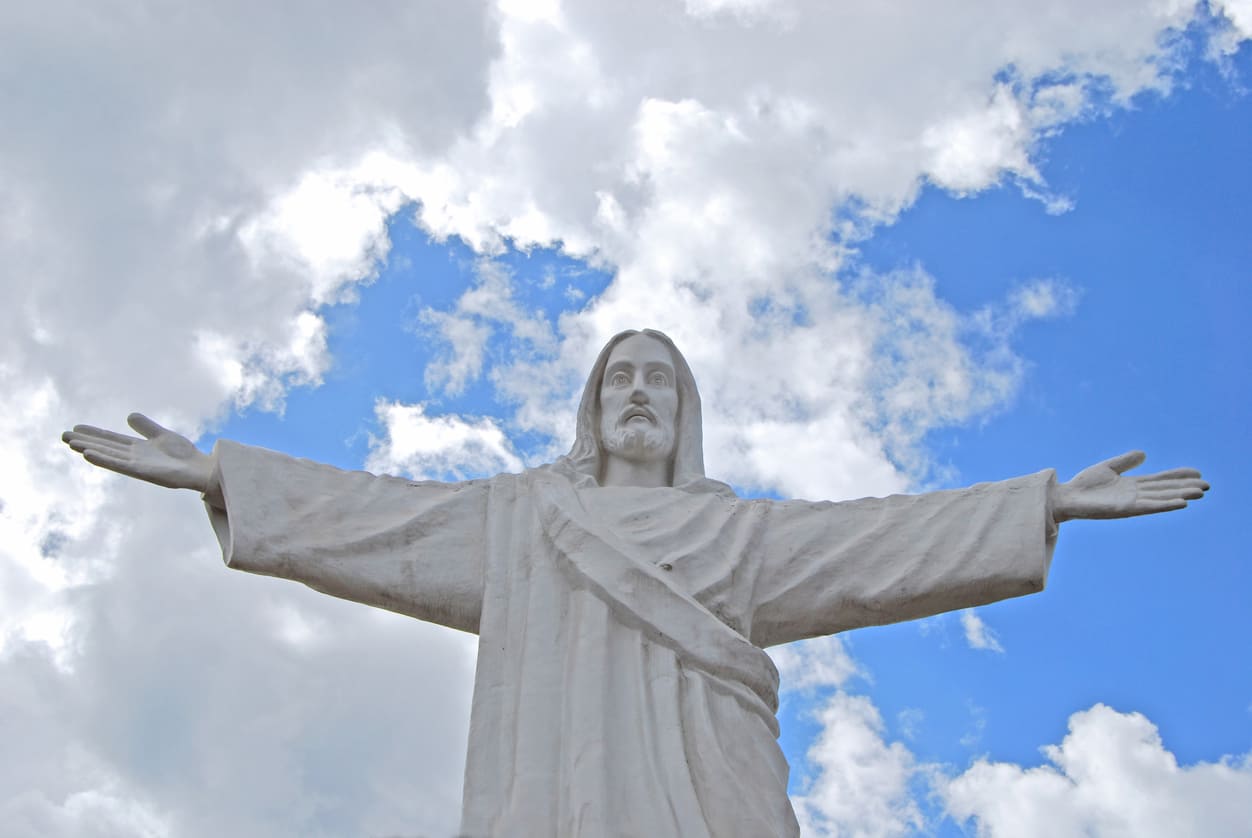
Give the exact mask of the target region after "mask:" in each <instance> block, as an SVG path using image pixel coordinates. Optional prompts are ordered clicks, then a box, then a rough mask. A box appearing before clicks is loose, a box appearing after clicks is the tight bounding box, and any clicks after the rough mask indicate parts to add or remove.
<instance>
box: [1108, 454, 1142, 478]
mask: <svg viewBox="0 0 1252 838" xmlns="http://www.w3.org/2000/svg"><path fill="white" fill-rule="evenodd" d="M1147 458H1148V455H1147V454H1145V453H1143V452H1142V451H1127V452H1126V453H1125V454H1119V455H1117V456H1116V457H1113V458H1111V459H1108V460H1105V461H1104V462H1103V463H1100V465H1102V466H1108V467H1109V468H1111V469H1113V471H1115V472H1117V473H1118V474H1122V473H1123V472H1127V471H1130V470H1131V469H1132V468H1134V467H1135V466H1140V465H1143V461H1144V460H1146V459H1147Z"/></svg>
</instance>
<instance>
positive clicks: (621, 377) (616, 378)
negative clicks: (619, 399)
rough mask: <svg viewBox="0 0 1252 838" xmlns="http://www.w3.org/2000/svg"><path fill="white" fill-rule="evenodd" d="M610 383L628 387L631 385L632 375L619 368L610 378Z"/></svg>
mask: <svg viewBox="0 0 1252 838" xmlns="http://www.w3.org/2000/svg"><path fill="white" fill-rule="evenodd" d="M609 383H610V384H612V385H613V386H614V387H628V386H630V376H629V375H627V374H626V373H624V372H622V371H620V370H619V371H617V372H615V373H613V375H612V376H611V377H610V378H609Z"/></svg>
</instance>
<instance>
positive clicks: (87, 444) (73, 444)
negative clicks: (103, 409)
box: [65, 436, 130, 457]
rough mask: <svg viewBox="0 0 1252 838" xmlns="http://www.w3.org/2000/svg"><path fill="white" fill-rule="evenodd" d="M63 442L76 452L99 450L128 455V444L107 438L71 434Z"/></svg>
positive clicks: (117, 454) (116, 454)
mask: <svg viewBox="0 0 1252 838" xmlns="http://www.w3.org/2000/svg"><path fill="white" fill-rule="evenodd" d="M65 444H66V445H68V446H69V447H70V448H72V449H74V450H75V451H77V452H78V453H80V454H81V453H83V452H84V451H88V450H91V451H100V452H102V453H106V454H113V455H115V456H119V457H120V456H130V446H129V445H122V444H121V443H118V442H113V441H111V440H107V439H93V438H91V437H83V436H71V437H70V438H69V439H67V440H66V441H65Z"/></svg>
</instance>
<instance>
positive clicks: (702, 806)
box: [63, 330, 1208, 838]
mask: <svg viewBox="0 0 1252 838" xmlns="http://www.w3.org/2000/svg"><path fill="white" fill-rule="evenodd" d="M129 422H130V425H131V427H132V428H134V429H135V430H136V431H138V432H139V433H140V434H141V435H142V438H138V437H131V436H126V435H122V434H118V433H114V432H112V431H107V430H103V429H100V428H95V427H91V426H86V425H79V426H76V427H75V428H74V430H72V431H68V432H66V433H65V435H64V437H63V439H64V441H65V442H66V443H67V444H68V445H69V446H70V447H71V448H72V449H74V450H75V451H78V452H80V453H82V455H83V456H84V457H85V458H86V459H87V461H88V462H90V463H92V464H94V465H97V466H101V467H103V468H107V469H112V470H113V471H117V472H121V473H122V474H126V475H129V476H131V477H137V478H139V479H141V480H147V481H149V482H152V483H156V484H159V485H161V486H169V487H175V488H186V489H195V490H196V491H199V492H201V493H203V495H204V499H205V503H206V506H207V508H208V512H209V518H210V519H211V521H212V525H213V529H214V530H215V532H216V533H217V537H218V539H219V541H220V542H221V546H222V552H223V555H224V557H225V560H226V563H227V564H228V565H229V566H230V567H234V568H238V569H240V570H247V571H251V572H253V573H264V574H268V575H272V576H281V577H285V578H288V579H295V580H297V581H300V582H303V583H304V584H306V585H308V586H310V587H312V588H314V589H316V590H319V591H322V592H324V593H327V594H331V595H333V596H338V597H343V598H346V599H351V600H356V601H358V602H363V603H366V604H368V605H373V606H377V607H380V608H387V609H390V610H392V611H398V612H400V613H402V614H408V615H410V616H412V617H417V618H419V619H422V620H430V621H432V622H436V623H441V624H443V625H446V626H451V627H453V628H457V629H462V630H464V631H469V632H476V633H477V634H478V635H479V638H480V639H479V646H478V649H479V651H478V669H477V676H476V680H475V684H474V699H473V709H472V714H471V723H470V734H469V752H468V757H467V764H466V769H465V792H464V810H463V831H464V833H465V834H466V835H469V836H489V835H508V836H515V835H525V836H545V837H546V836H605V835H632V836H645V835H646V836H683V838H696V836H709V837H710V838H711V837H712V836H717V838H726V836H753V838H755V837H756V836H766V835H777V836H794V835H797V834H798V831H799V830H798V827H797V824H796V819H795V815H794V814H793V812H792V809H791V805H790V802H789V800H788V798H787V764H786V761H785V760H784V758H783V754H782V750H781V749H780V748H779V746H778V742H777V735H778V724H777V721H776V718H775V712H776V710H777V702H778V673H777V670H776V669H775V668H774V666H773V664H772V663H771V661H770V659H769V657H768V656H767V655H766V654H765V653H764V652H763V651H762V648H763V647H767V646H771V645H774V644H778V643H787V642H790V641H793V640H800V639H802V638H807V637H816V636H818V635H825V634H831V633H834V632H840V631H845V630H847V629H852V628H857V627H860V626H868V625H877V624H882V623H890V622H895V621H899V620H910V619H914V618H917V617H925V616H927V615H930V614H936V613H939V612H942V611H949V610H952V609H957V608H968V607H971V606H976V605H982V604H985V603H988V602H993V601H995V600H999V599H1004V598H1006V597H1013V596H1019V595H1021V594H1027V593H1033V592H1035V591H1039V590H1042V589H1043V586H1044V580H1045V578H1046V576H1047V572H1048V565H1049V562H1050V560H1051V555H1052V547H1053V544H1054V542H1055V539H1056V533H1057V525H1058V524H1059V523H1061V522H1063V521H1066V520H1069V519H1071V518H1119V517H1127V516H1131V515H1144V514H1150V513H1154V512H1164V511H1166V510H1171V509H1180V508H1182V507H1184V506H1186V503H1187V501H1188V500H1194V499H1197V498H1200V497H1202V496H1203V494H1204V492H1205V491H1206V490H1207V489H1208V484H1206V483H1205V482H1204V481H1203V480H1202V479H1201V477H1200V473H1199V472H1197V471H1195V470H1194V469H1174V470H1172V471H1166V472H1161V473H1159V474H1153V475H1148V476H1142V477H1128V476H1124V475H1123V472H1125V471H1127V470H1128V469H1130V468H1133V467H1134V466H1137V465H1139V464H1140V463H1141V462H1143V459H1144V455H1143V454H1142V453H1140V452H1131V453H1128V454H1123V455H1122V456H1120V457H1114V458H1113V459H1111V460H1107V461H1105V462H1103V463H1099V464H1097V465H1094V466H1091V467H1090V468H1087V469H1085V470H1083V471H1082V472H1080V473H1079V474H1078V476H1077V477H1075V478H1074V479H1073V480H1071V481H1070V482H1068V483H1058V482H1057V481H1056V477H1055V474H1054V472H1053V471H1051V470H1048V471H1042V472H1039V473H1038V474H1034V475H1030V476H1028V477H1020V478H1016V479H1013V480H1006V481H1004V482H1001V483H984V484H979V485H977V486H973V487H970V488H968V489H962V490H958V491H943V492H933V493H930V494H925V495H917V496H903V495H898V496H893V497H888V498H867V499H863V500H857V501H851V502H846V503H829V502H823V503H812V502H809V501H800V500H795V501H772V500H745V499H742V498H739V497H736V496H735V494H734V493H733V492H732V491H731V489H730V487H729V486H727V485H725V484H723V483H719V482H716V481H714V480H710V479H708V478H706V477H705V475H704V462H703V453H702V447H701V446H702V442H701V419H700V397H699V394H698V393H697V391H696V385H695V381H694V379H693V378H692V375H691V370H690V369H689V368H688V366H687V363H686V361H685V360H684V359H683V356H682V355H681V354H680V353H679V352H678V350H677V349H676V348H675V347H674V345H673V343H672V342H671V341H670V340H669V338H667V337H666V336H665V335H663V334H661V333H659V332H656V331H652V330H645V331H643V332H635V331H628V332H623V333H621V334H619V335H617V336H616V337H614V338H613V339H612V340H611V341H609V343H608V345H607V346H605V348H604V350H603V351H602V352H601V353H600V356H599V358H598V359H597V360H596V364H595V367H594V369H592V371H591V375H590V377H589V378H588V380H587V385H586V388H585V389H584V391H583V395H582V402H581V404H580V406H579V410H578V427H577V438H576V439H575V442H574V446H573V448H572V449H571V451H570V453H569V454H568V455H567V456H565V457H561V458H560V459H558V460H557V461H556V462H555V463H552V464H550V465H547V466H542V467H539V468H535V469H531V470H528V471H526V472H523V473H522V474H502V475H499V476H497V477H493V478H490V479H484V480H469V481H466V482H463V483H437V482H427V481H422V482H412V481H408V480H402V479H397V478H394V477H377V476H374V475H371V474H367V473H364V472H344V471H340V470H338V469H335V468H331V467H329V466H324V465H320V464H317V463H313V462H310V461H308V460H297V459H292V458H290V457H287V456H284V455H282V454H278V453H275V452H272V451H267V450H263V449H258V448H251V447H248V446H244V445H240V444H237V443H234V442H229V441H221V442H219V443H218V444H217V446H216V447H215V448H214V450H213V453H212V454H211V455H206V454H204V453H202V452H201V451H199V450H197V449H196V447H195V446H194V445H193V444H192V443H191V442H190V441H189V440H187V439H186V438H184V437H182V436H179V435H178V434H176V433H174V432H172V431H169V430H166V429H165V428H162V427H161V426H159V425H157V424H156V423H155V422H153V421H152V420H150V419H148V418H146V417H144V416H142V415H139V414H132V415H131V417H130V419H129Z"/></svg>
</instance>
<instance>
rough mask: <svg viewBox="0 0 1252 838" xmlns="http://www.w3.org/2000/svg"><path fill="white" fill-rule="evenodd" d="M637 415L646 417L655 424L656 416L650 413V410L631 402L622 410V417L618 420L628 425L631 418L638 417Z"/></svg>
mask: <svg viewBox="0 0 1252 838" xmlns="http://www.w3.org/2000/svg"><path fill="white" fill-rule="evenodd" d="M639 416H641V417H643V418H644V419H647V420H648V421H649V422H651V423H652V424H653V425H655V424H656V417H655V416H653V415H652V411H651V410H648V409H647V408H646V407H644V406H642V405H638V404H633V405H631V406H630V407H629V408H628V409H627V410H625V411H623V412H622V418H621V420H620V424H622V425H629V424H630V420H631V419H634V418H635V417H639Z"/></svg>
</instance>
